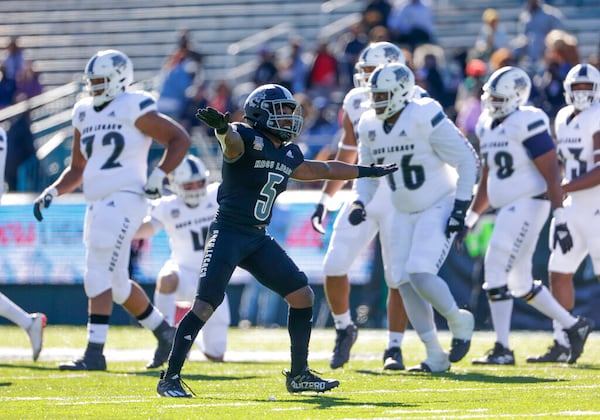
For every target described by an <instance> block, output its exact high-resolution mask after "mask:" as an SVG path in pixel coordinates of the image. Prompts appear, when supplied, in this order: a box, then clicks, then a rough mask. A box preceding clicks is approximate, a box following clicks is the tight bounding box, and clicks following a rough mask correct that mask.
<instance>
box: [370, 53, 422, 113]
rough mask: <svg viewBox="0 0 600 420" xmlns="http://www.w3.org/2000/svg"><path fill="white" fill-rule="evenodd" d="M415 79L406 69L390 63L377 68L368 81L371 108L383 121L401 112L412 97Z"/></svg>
mask: <svg viewBox="0 0 600 420" xmlns="http://www.w3.org/2000/svg"><path fill="white" fill-rule="evenodd" d="M414 86H415V77H414V75H413V73H412V72H411V71H410V69H409V68H408V67H406V65H404V64H400V63H391V64H386V65H383V66H379V67H377V69H376V70H375V71H374V72H373V74H372V75H371V77H370V79H369V93H370V95H369V96H370V100H371V107H372V108H375V113H376V116H377V118H378V119H380V120H382V121H385V120H387V119H388V118H390V117H391V116H392V115H394V114H396V113H398V112H400V111H402V110H403V109H404V107H405V106H406V105H407V104H408V102H409V101H410V98H411V97H412V91H413V88H414Z"/></svg>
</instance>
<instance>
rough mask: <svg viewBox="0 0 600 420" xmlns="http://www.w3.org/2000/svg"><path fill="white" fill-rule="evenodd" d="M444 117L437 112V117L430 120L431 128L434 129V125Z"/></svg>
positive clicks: (441, 113)
mask: <svg viewBox="0 0 600 420" xmlns="http://www.w3.org/2000/svg"><path fill="white" fill-rule="evenodd" d="M444 117H445V115H444V113H443V112H442V111H440V112H438V113H437V115H436V116H435V117H433V118H432V119H431V126H432V127H435V126H436V125H438V124H439V123H440V121H442V120H443V119H444Z"/></svg>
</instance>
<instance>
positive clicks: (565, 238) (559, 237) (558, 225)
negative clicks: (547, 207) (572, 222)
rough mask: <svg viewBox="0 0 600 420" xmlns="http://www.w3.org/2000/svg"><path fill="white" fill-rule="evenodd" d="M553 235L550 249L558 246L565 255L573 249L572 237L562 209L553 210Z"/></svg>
mask: <svg viewBox="0 0 600 420" xmlns="http://www.w3.org/2000/svg"><path fill="white" fill-rule="evenodd" d="M553 215H554V235H553V238H552V249H556V244H558V245H560V250H561V251H562V253H563V254H566V253H567V252H569V251H570V250H571V248H573V237H572V236H571V232H569V228H568V227H567V220H566V218H565V210H564V209H563V208H557V209H554V212H553Z"/></svg>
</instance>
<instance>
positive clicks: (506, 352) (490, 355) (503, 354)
mask: <svg viewBox="0 0 600 420" xmlns="http://www.w3.org/2000/svg"><path fill="white" fill-rule="evenodd" d="M472 363H473V364H474V365H514V364H515V354H514V353H513V351H512V350H510V349H507V348H506V347H504V346H503V345H502V344H500V343H494V348H493V349H491V350H489V351H488V352H487V353H486V355H485V356H483V357H480V358H478V359H473V361H472Z"/></svg>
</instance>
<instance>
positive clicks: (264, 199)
mask: <svg viewBox="0 0 600 420" xmlns="http://www.w3.org/2000/svg"><path fill="white" fill-rule="evenodd" d="M284 180H285V178H284V177H283V175H280V174H277V173H274V172H269V177H268V178H267V183H266V184H265V185H264V186H263V187H262V189H261V190H260V197H261V198H259V199H258V200H256V204H255V205H254V217H256V219H257V220H260V221H264V220H267V219H268V218H269V215H270V214H271V208H272V207H273V203H274V202H275V199H276V198H277V190H276V189H275V185H277V184H281V183H282V182H283V181H284Z"/></svg>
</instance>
